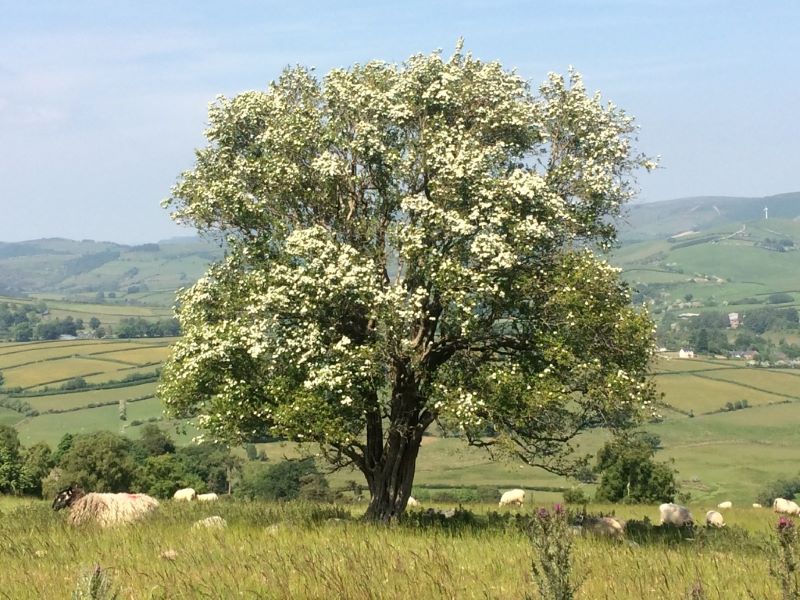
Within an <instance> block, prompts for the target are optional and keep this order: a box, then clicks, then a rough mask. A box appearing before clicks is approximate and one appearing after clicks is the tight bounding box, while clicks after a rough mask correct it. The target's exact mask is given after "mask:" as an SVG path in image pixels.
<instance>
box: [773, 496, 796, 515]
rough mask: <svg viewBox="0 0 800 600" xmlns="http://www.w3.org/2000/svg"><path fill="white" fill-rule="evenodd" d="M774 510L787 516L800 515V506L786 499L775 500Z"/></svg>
mask: <svg viewBox="0 0 800 600" xmlns="http://www.w3.org/2000/svg"><path fill="white" fill-rule="evenodd" d="M772 510H774V511H775V512H776V513H783V514H785V515H800V506H798V505H797V503H795V502H793V501H792V500H786V499H785V498H775V501H774V502H773V503H772Z"/></svg>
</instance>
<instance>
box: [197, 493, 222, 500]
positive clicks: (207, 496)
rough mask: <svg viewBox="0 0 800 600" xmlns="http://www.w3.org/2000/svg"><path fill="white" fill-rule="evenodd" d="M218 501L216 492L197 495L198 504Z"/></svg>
mask: <svg viewBox="0 0 800 600" xmlns="http://www.w3.org/2000/svg"><path fill="white" fill-rule="evenodd" d="M217 500H219V496H217V495H216V494H215V493H214V492H209V493H207V494H197V501H198V502H216V501H217Z"/></svg>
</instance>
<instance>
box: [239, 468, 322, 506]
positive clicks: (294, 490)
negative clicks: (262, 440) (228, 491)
mask: <svg viewBox="0 0 800 600" xmlns="http://www.w3.org/2000/svg"><path fill="white" fill-rule="evenodd" d="M319 477H321V474H320V473H319V472H318V471H317V468H316V466H315V465H314V459H312V458H304V459H298V460H284V461H282V462H279V463H275V464H273V465H265V464H263V463H248V464H247V465H245V468H244V473H243V475H242V481H241V483H240V484H239V487H238V488H237V490H236V493H237V494H238V495H241V496H244V497H245V498H250V499H253V498H265V499H267V500H294V499H295V498H298V497H299V496H300V494H301V491H302V488H303V483H304V482H313V483H312V486H311V489H310V490H309V492H310V494H309V495H310V496H311V497H312V498H309V499H317V492H318V491H319V488H320V487H321V488H323V489H324V488H327V481H326V482H325V483H321V482H320V480H319ZM323 481H324V478H323ZM314 484H316V485H314Z"/></svg>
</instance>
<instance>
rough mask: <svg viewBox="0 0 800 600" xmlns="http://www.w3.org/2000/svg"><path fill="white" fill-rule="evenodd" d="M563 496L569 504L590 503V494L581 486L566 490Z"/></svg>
mask: <svg viewBox="0 0 800 600" xmlns="http://www.w3.org/2000/svg"><path fill="white" fill-rule="evenodd" d="M563 496H564V502H565V503H567V504H589V496H587V495H586V493H585V492H584V491H583V490H582V489H581V488H579V487H574V488H570V489H568V490H564V494H563Z"/></svg>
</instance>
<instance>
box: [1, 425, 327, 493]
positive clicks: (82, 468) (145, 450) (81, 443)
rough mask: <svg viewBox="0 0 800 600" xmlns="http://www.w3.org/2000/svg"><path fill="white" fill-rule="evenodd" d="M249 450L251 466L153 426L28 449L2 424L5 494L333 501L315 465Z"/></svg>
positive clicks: (71, 437)
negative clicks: (74, 490)
mask: <svg viewBox="0 0 800 600" xmlns="http://www.w3.org/2000/svg"><path fill="white" fill-rule="evenodd" d="M250 446H252V445H250ZM246 450H247V452H246V455H247V457H248V459H250V460H245V459H244V458H242V457H240V456H238V455H237V454H234V453H232V452H231V450H230V449H229V448H228V447H227V446H224V445H222V444H212V443H203V444H192V445H188V446H184V447H177V446H176V444H175V442H174V440H173V439H172V438H171V437H170V436H169V434H168V433H166V432H164V431H163V430H162V429H160V428H159V427H158V425H156V424H154V423H148V424H145V425H144V426H143V427H142V429H141V435H140V437H139V438H138V439H135V440H133V439H129V438H127V437H125V436H122V435H119V434H116V433H113V432H110V431H97V432H93V433H87V434H78V435H73V434H69V433H67V434H65V435H64V436H63V437H62V438H61V441H60V442H59V443H58V446H57V447H56V449H55V451H53V450H52V449H51V448H50V447H49V446H48V445H47V444H45V443H44V442H39V443H37V444H34V445H33V446H31V447H29V448H23V447H22V445H21V444H20V441H19V437H18V435H17V431H16V430H15V429H14V428H13V427H10V426H8V425H0V493H3V494H15V495H30V496H42V497H44V498H47V499H50V498H52V497H54V496H55V494H56V492H57V490H59V489H60V488H62V487H65V486H67V485H71V484H73V483H76V484H78V485H80V486H81V487H83V488H84V489H86V490H88V491H98V492H129V491H136V492H144V493H147V494H151V495H153V496H155V497H157V498H169V497H171V496H172V494H173V493H175V491H176V490H178V489H180V488H184V487H192V488H195V489H196V490H198V491H199V492H216V493H218V494H227V493H234V494H236V495H240V496H242V497H245V498H267V499H277V500H280V499H286V500H288V499H293V498H298V497H300V498H304V499H307V500H331V499H332V498H333V492H332V491H331V490H330V486H329V484H328V481H327V480H326V479H325V477H324V476H323V475H322V474H321V473H320V472H319V471H318V470H317V467H316V464H315V462H314V460H313V459H311V458H306V459H300V460H284V461H280V462H276V463H269V462H266V456H265V455H264V454H263V453H262V454H261V455H260V456H259V455H258V453H257V452H256V451H255V447H254V446H252V447H249V446H248V448H246Z"/></svg>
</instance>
